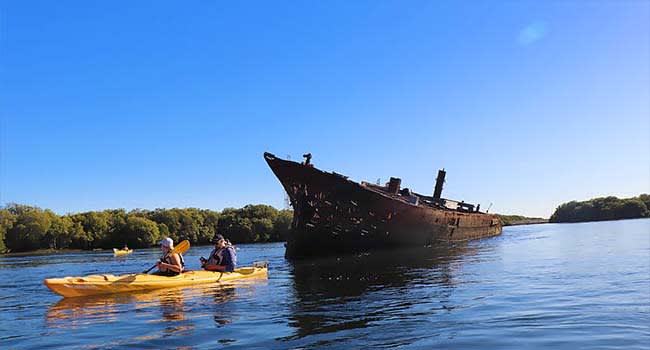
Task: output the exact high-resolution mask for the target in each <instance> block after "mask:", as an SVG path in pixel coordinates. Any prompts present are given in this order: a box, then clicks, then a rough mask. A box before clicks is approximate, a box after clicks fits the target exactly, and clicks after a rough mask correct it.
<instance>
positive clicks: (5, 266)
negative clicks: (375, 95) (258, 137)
mask: <svg viewBox="0 0 650 350" xmlns="http://www.w3.org/2000/svg"><path fill="white" fill-rule="evenodd" d="M209 250H210V247H193V248H192V249H190V251H189V252H188V254H186V255H185V256H186V260H187V262H188V266H189V267H190V268H198V257H199V256H201V255H207V254H208V253H209ZM283 254H284V247H283V245H282V244H260V245H241V246H240V250H239V253H238V255H239V260H240V263H241V264H242V265H247V264H250V263H251V262H253V261H255V260H267V261H269V263H270V268H269V279H268V280H247V281H243V282H237V283H232V284H227V285H210V286H201V287H194V288H182V289H167V290H160V291H153V292H149V293H136V294H121V295H112V296H110V295H109V296H98V297H93V298H72V299H62V298H60V297H59V296H57V295H55V294H53V293H51V292H50V291H49V290H48V289H47V288H46V287H45V286H43V284H42V280H43V279H44V278H46V277H62V276H72V275H87V274H93V273H112V274H123V273H130V272H137V271H142V270H144V269H146V268H148V267H150V266H151V264H153V262H154V261H155V260H156V259H157V255H158V251H157V250H155V249H148V250H140V251H136V252H135V253H134V254H132V255H129V256H125V257H113V255H112V252H109V251H101V252H70V253H59V254H52V255H38V256H5V257H0V348H3V349H5V348H25V349H43V348H65V349H71V348H77V349H100V348H101V349H105V348H202V349H213V348H219V347H224V346H228V347H229V348H241V349H251V348H361V347H370V348H394V347H404V348H432V347H442V348H462V349H467V348H477V349H486V348H488V349H489V348H492V349H494V348H500V349H503V348H512V349H521V348H545V349H546V348H550V347H553V348H559V349H595V348H598V349H607V348H612V349H648V348H650V328H649V327H650V326H649V325H650V267H649V265H650V220H647V219H645V220H626V221H612V222H600V223H584V224H564V225H553V224H547V225H532V226H519V227H507V228H505V230H504V233H503V234H502V235H501V236H499V237H495V238H489V239H484V240H480V241H474V242H470V243H468V244H465V245H457V246H454V247H451V248H449V249H433V248H418V249H400V250H395V251H392V252H381V253H370V254H359V255H353V256H343V257H334V258H322V259H315V260H309V261H300V262H296V263H290V262H287V261H286V260H285V259H284V258H283Z"/></svg>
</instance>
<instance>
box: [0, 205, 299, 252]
mask: <svg viewBox="0 0 650 350" xmlns="http://www.w3.org/2000/svg"><path fill="white" fill-rule="evenodd" d="M292 218H293V212H292V211H291V210H277V209H275V208H273V207H271V206H268V205H262V204H259V205H247V206H245V207H243V208H239V209H236V208H226V209H224V210H222V211H221V212H219V211H213V210H207V209H197V208H184V209H178V208H173V209H155V210H143V209H135V210H131V211H128V212H127V211H126V210H124V209H108V210H103V211H89V212H84V213H74V214H66V215H57V214H56V213H54V212H53V211H51V210H49V209H45V210H43V209H41V208H38V207H34V206H28V205H21V204H8V205H5V206H4V207H2V208H0V252H24V251H31V250H37V249H87V250H90V249H98V248H102V249H108V248H121V247H122V246H124V245H125V244H126V245H128V246H129V248H145V247H151V246H155V245H157V244H158V242H159V241H160V240H161V239H162V238H164V237H171V238H172V239H173V240H174V242H178V241H181V240H184V239H187V240H189V241H190V242H192V243H193V244H209V243H210V241H211V239H212V237H213V236H214V234H215V233H217V232H218V233H220V234H222V235H224V236H225V237H226V238H228V239H230V241H232V242H233V243H254V242H274V241H285V240H286V238H287V235H288V232H289V228H290V226H291V220H292Z"/></svg>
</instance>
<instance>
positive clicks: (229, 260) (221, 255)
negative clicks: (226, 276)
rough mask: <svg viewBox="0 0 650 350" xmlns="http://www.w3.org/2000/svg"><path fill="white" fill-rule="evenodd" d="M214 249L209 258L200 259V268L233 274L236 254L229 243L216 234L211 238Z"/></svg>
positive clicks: (233, 247)
mask: <svg viewBox="0 0 650 350" xmlns="http://www.w3.org/2000/svg"><path fill="white" fill-rule="evenodd" d="M212 243H214V249H212V252H210V256H209V258H207V259H206V258H204V257H201V259H200V260H201V267H202V268H203V269H204V270H207V271H220V272H233V271H235V267H236V266H237V253H236V252H235V246H233V245H232V244H231V243H230V241H228V240H227V239H225V238H223V236H222V235H220V234H216V235H214V237H213V238H212Z"/></svg>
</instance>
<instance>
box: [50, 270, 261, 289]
mask: <svg viewBox="0 0 650 350" xmlns="http://www.w3.org/2000/svg"><path fill="white" fill-rule="evenodd" d="M267 271H268V269H267V264H266V262H262V263H255V264H254V266H251V267H241V268H238V269H235V271H234V272H214V271H203V270H199V271H187V272H184V273H182V274H180V275H177V276H172V277H167V276H158V275H146V274H142V273H138V274H128V275H121V276H114V275H90V276H84V277H63V278H47V279H45V280H44V281H43V283H44V284H45V285H46V286H47V287H48V288H50V289H51V290H52V291H53V292H54V293H57V294H59V295H62V296H64V297H79V296H87V295H97V294H113V293H125V292H135V291H142V290H150V289H160V288H170V287H182V286H191V285H197V284H208V283H217V282H226V281H234V280H238V279H243V278H267V276H268V272H267Z"/></svg>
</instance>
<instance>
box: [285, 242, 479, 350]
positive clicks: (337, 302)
mask: <svg viewBox="0 0 650 350" xmlns="http://www.w3.org/2000/svg"><path fill="white" fill-rule="evenodd" d="M476 251H477V248H472V247H468V246H467V245H465V244H460V245H455V246H449V247H444V248H432V247H422V248H406V249H396V250H390V251H379V252H372V253H365V254H360V255H347V256H342V257H330V258H320V259H318V260H310V261H295V262H292V271H291V273H292V274H293V281H294V290H295V298H296V302H295V303H294V304H293V305H292V306H291V309H292V310H291V314H292V316H291V318H290V325H291V326H293V327H295V328H296V329H297V333H296V334H295V335H294V336H291V337H288V338H286V339H284V340H291V339H298V338H301V337H304V336H307V335H313V334H322V333H330V332H338V331H342V330H347V329H355V328H366V327H371V326H372V325H373V324H376V323H378V322H382V321H383V320H385V319H387V318H392V319H395V318H396V317H397V318H399V315H400V314H401V313H404V312H406V310H409V311H408V313H409V314H410V315H413V313H414V312H426V313H432V312H437V311H440V310H451V309H453V307H454V306H453V305H446V304H445V303H444V300H447V299H448V297H449V295H450V293H451V291H452V290H453V288H454V287H455V284H456V283H457V281H456V280H455V279H454V271H455V270H457V268H458V267H459V265H460V259H461V258H464V257H467V256H471V255H474V254H476ZM422 287H424V288H422ZM415 289H417V290H425V291H426V292H424V293H423V294H422V295H421V298H412V296H413V295H414V294H415V292H414V290H415ZM395 295H405V296H406V295H410V296H411V297H409V298H404V299H395V298H394V296H395ZM391 296H392V297H391ZM423 299H428V300H431V299H435V300H437V301H438V304H437V305H435V306H432V307H431V308H429V310H425V311H415V310H410V309H411V308H413V306H414V305H418V304H419V305H421V304H422V301H423Z"/></svg>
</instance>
